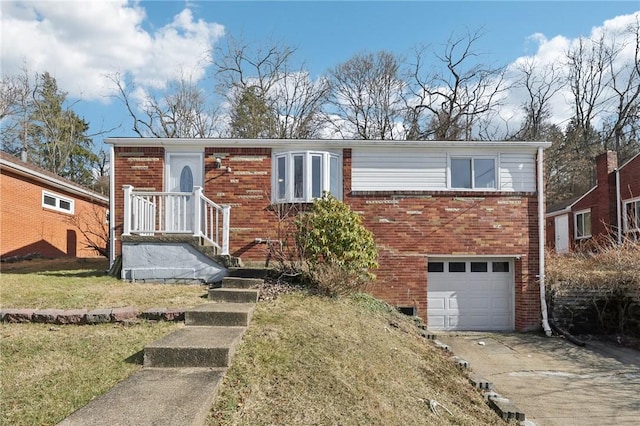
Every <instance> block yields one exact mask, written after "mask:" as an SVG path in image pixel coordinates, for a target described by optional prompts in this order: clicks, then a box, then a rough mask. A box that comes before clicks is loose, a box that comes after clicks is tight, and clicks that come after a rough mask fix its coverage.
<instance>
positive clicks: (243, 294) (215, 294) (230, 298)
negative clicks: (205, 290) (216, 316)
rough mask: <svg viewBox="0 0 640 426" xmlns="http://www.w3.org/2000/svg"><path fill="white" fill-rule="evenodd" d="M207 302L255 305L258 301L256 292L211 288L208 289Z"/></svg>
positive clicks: (251, 290)
mask: <svg viewBox="0 0 640 426" xmlns="http://www.w3.org/2000/svg"><path fill="white" fill-rule="evenodd" d="M209 300H211V301H214V302H229V303H256V302H257V301H258V290H253V289H237V288H212V289H209Z"/></svg>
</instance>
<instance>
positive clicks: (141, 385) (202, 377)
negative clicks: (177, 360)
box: [60, 368, 224, 426]
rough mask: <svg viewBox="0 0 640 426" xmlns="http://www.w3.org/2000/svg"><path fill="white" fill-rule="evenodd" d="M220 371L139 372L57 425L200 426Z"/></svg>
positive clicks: (204, 418) (201, 369)
mask: <svg viewBox="0 0 640 426" xmlns="http://www.w3.org/2000/svg"><path fill="white" fill-rule="evenodd" d="M223 372H224V369H216V368H161V369H158V368H143V369H142V370H140V371H139V372H138V373H136V374H134V375H133V376H131V377H129V378H128V379H127V380H125V381H123V382H120V383H119V384H118V385H116V386H115V387H114V388H112V389H111V390H110V391H109V392H107V393H106V394H104V395H102V396H100V397H98V398H96V399H94V400H92V401H91V402H90V403H89V404H87V405H86V406H84V407H83V408H81V409H79V410H78V411H76V412H74V413H73V414H71V415H70V416H69V417H67V418H66V419H65V420H63V421H62V422H61V423H60V425H63V426H76V425H78V426H80V425H96V426H102V425H104V426H107V425H116V424H118V425H142V424H148V425H151V424H153V425H158V426H163V425H167V426H168V425H178V424H180V425H187V424H189V425H190V424H204V422H205V420H206V418H207V416H208V414H209V411H210V407H211V404H212V403H213V400H214V397H215V394H216V390H217V388H218V386H219V384H220V382H221V380H222V377H223Z"/></svg>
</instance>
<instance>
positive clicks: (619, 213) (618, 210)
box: [615, 168, 622, 244]
mask: <svg viewBox="0 0 640 426" xmlns="http://www.w3.org/2000/svg"><path fill="white" fill-rule="evenodd" d="M615 172H616V221H617V223H616V225H617V227H618V244H622V206H621V205H620V199H621V198H622V196H621V194H620V169H617V168H616V170H615Z"/></svg>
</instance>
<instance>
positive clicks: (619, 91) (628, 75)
mask: <svg viewBox="0 0 640 426" xmlns="http://www.w3.org/2000/svg"><path fill="white" fill-rule="evenodd" d="M625 32H626V33H627V35H628V36H630V37H629V41H622V42H620V43H617V42H616V40H617V39H614V41H613V42H612V43H611V44H610V46H609V52H608V54H607V64H606V66H607V72H608V75H609V79H608V83H609V84H608V89H609V90H610V91H611V92H612V94H611V98H610V100H611V103H612V111H611V114H609V117H608V118H607V119H606V120H605V126H604V129H603V134H602V140H603V143H604V149H613V150H615V151H616V152H617V153H618V156H619V159H620V161H624V160H626V159H628V158H630V157H632V156H633V155H635V154H636V153H637V152H639V151H640V142H639V141H638V136H639V134H638V133H639V132H638V131H639V130H640V20H638V18H636V21H635V22H634V23H633V24H632V25H630V26H629V27H628V28H627V29H626V30H625ZM622 40H625V37H622ZM627 46H631V47H632V49H633V55H632V56H631V58H630V60H627V61H624V60H621V59H620V56H621V54H622V52H623V50H625V49H626V48H627Z"/></svg>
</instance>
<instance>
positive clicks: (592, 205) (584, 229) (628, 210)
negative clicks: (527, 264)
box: [545, 151, 640, 253]
mask: <svg viewBox="0 0 640 426" xmlns="http://www.w3.org/2000/svg"><path fill="white" fill-rule="evenodd" d="M545 220H546V233H547V235H546V241H547V247H548V248H550V249H552V250H555V251H556V252H558V253H566V252H569V251H571V250H572V249H574V248H575V247H576V246H578V245H580V244H585V243H587V242H589V241H592V240H594V239H599V238H600V239H601V238H613V239H614V240H616V241H618V242H621V241H622V240H623V239H625V238H631V239H633V240H638V239H639V238H640V154H638V155H636V156H635V157H633V158H632V159H631V160H629V161H627V162H626V163H625V164H623V165H622V166H620V167H618V159H617V156H616V153H615V152H612V151H607V152H605V153H603V154H601V155H599V156H598V157H597V158H596V185H595V186H594V187H593V188H591V189H590V190H589V191H587V192H586V193H585V194H583V195H581V196H579V197H575V198H572V199H570V200H567V201H565V202H563V203H559V204H556V205H554V206H550V207H549V208H548V209H547V214H546V218H545Z"/></svg>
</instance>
